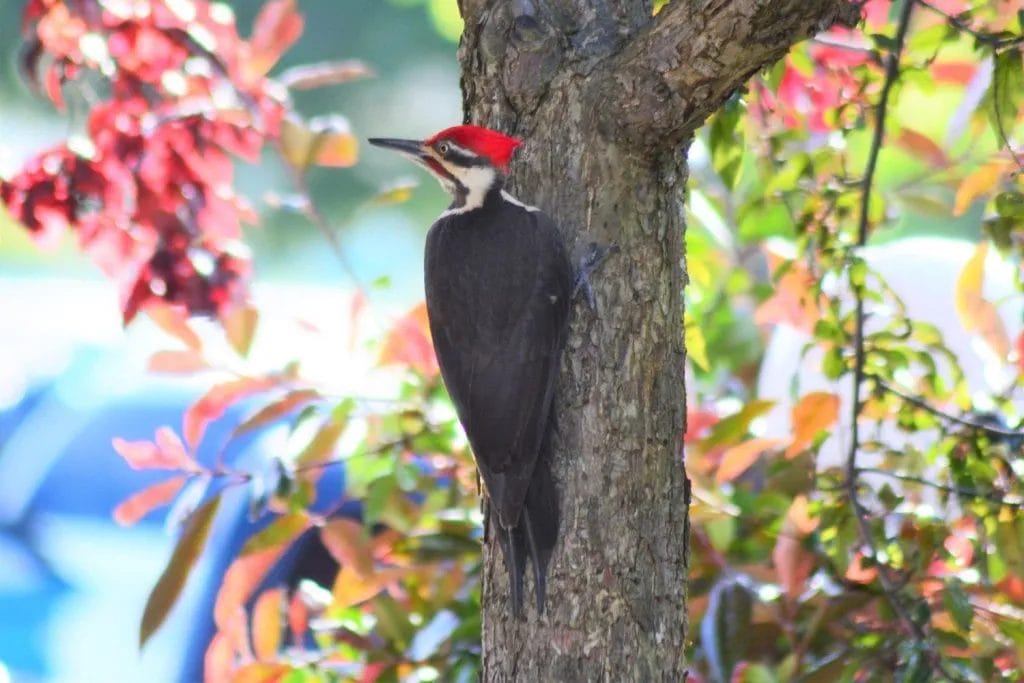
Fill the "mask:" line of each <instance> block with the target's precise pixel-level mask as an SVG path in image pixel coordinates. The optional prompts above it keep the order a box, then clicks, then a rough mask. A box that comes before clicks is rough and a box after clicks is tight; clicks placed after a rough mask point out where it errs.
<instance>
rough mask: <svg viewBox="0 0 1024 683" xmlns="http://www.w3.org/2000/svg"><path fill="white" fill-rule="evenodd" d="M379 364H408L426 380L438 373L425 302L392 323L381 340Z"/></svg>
mask: <svg viewBox="0 0 1024 683" xmlns="http://www.w3.org/2000/svg"><path fill="white" fill-rule="evenodd" d="M380 363H381V364H382V365H407V366H409V367H411V368H412V369H414V370H416V371H418V372H420V373H421V374H423V375H426V376H427V377H432V376H434V375H436V374H437V373H438V367H437V357H436V356H435V355H434V346H433V344H432V343H431V341H430V325H429V323H428V321H427V305H426V303H420V304H418V305H417V306H415V307H414V308H413V309H412V310H411V311H409V312H408V313H406V314H405V315H404V316H402V318H400V319H399V320H398V322H397V323H395V326H394V327H393V328H392V329H391V332H389V333H388V336H387V338H386V339H385V341H384V348H383V349H382V350H381V354H380Z"/></svg>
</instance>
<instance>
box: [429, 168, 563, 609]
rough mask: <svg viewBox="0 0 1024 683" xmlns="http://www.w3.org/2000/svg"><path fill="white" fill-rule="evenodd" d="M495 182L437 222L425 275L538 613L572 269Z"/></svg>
mask: <svg viewBox="0 0 1024 683" xmlns="http://www.w3.org/2000/svg"><path fill="white" fill-rule="evenodd" d="M500 187H501V184H500V181H499V182H496V183H495V184H494V185H493V186H492V187H491V188H490V189H489V191H488V192H487V194H486V197H485V199H484V202H483V205H482V206H480V207H479V208H475V209H473V210H469V211H464V212H461V213H452V212H447V213H446V215H443V216H442V217H441V218H439V219H438V220H437V222H436V223H434V225H433V226H432V227H431V229H430V233H429V235H428V237H427V246H426V255H425V280H426V282H425V284H426V299H427V313H428V316H429V319H430V330H431V334H432V336H433V342H434V349H435V351H436V353H437V358H438V362H439V364H440V366H441V374H442V377H443V378H444V382H445V385H446V386H447V388H448V392H449V394H450V395H451V397H452V401H453V402H454V404H455V409H456V411H457V412H458V416H459V420H460V421H461V422H462V425H463V427H464V429H465V431H466V434H467V437H468V438H469V443H470V446H471V447H472V449H473V453H474V456H475V458H476V462H477V466H478V468H479V470H480V474H481V476H482V478H483V482H484V486H485V488H486V493H487V495H488V498H489V499H490V506H491V509H490V518H491V523H492V525H493V529H494V531H495V535H496V536H497V538H498V540H499V542H500V543H501V546H502V550H503V552H504V555H505V561H506V564H507V566H508V568H509V572H510V575H511V584H512V602H513V609H514V612H515V613H519V611H520V610H521V607H522V585H523V574H524V572H525V567H526V558H527V557H528V556H529V557H530V558H531V559H532V563H533V568H534V581H535V591H536V602H537V608H538V610H541V611H543V607H544V601H545V576H546V571H547V565H548V562H549V560H550V557H551V551H552V549H553V547H554V545H555V541H556V540H557V537H558V524H559V519H558V501H557V497H556V492H555V487H554V483H553V481H552V479H551V470H550V466H549V462H548V459H549V455H550V453H549V450H550V442H551V432H552V426H553V416H552V402H553V398H554V394H555V386H556V383H557V380H558V372H559V365H560V361H561V356H562V352H563V350H564V348H565V343H566V337H567V335H568V322H569V310H570V303H571V298H572V287H573V275H572V266H571V264H570V261H569V258H568V255H567V252H566V248H565V245H564V242H563V241H562V238H561V236H560V235H559V233H558V229H557V228H556V227H555V225H554V223H553V222H552V221H551V219H550V218H548V217H547V216H546V215H544V214H543V213H542V212H540V211H537V210H535V209H528V208H526V207H524V206H522V205H521V204H518V203H517V202H514V201H510V200H509V198H508V197H507V196H506V195H504V194H503V193H502V192H501V191H500Z"/></svg>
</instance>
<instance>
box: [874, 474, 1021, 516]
mask: <svg viewBox="0 0 1024 683" xmlns="http://www.w3.org/2000/svg"><path fill="white" fill-rule="evenodd" d="M857 472H859V473H860V474H878V475H881V476H883V477H888V478H889V479H897V480H899V481H905V482H907V483H908V484H917V485H919V486H926V487H928V488H931V489H935V490H936V491H945V492H946V493H952V494H954V495H957V496H961V497H963V498H973V499H974V500H984V501H986V502H989V503H993V504H995V505H1001V506H1004V507H1008V508H1012V509H1015V510H1020V509H1024V501H1017V500H1007V499H1005V498H1003V497H1002V496H1000V495H999V494H998V493H996V492H995V491H992V492H988V493H986V492H984V491H978V490H977V489H966V488H961V487H959V486H949V485H948V484H940V483H938V482H935V481H931V480H929V479H925V478H924V477H915V476H912V475H909V474H901V473H899V472H891V471H889V470H884V469H882V468H880V467H858V468H857Z"/></svg>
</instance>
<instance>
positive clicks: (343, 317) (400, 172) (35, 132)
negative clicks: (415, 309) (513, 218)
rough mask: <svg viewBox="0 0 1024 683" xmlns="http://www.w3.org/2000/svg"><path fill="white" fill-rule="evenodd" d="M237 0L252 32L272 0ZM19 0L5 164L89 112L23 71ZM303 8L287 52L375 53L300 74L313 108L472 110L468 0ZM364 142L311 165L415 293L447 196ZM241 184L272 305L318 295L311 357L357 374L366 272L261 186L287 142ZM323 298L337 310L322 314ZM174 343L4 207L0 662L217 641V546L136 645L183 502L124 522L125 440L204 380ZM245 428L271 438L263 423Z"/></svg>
mask: <svg viewBox="0 0 1024 683" xmlns="http://www.w3.org/2000/svg"><path fill="white" fill-rule="evenodd" d="M229 4H231V5H232V7H233V8H234V10H235V12H236V14H237V19H238V25H239V28H240V30H241V32H242V33H243V34H246V33H248V30H249V27H250V26H251V25H252V20H253V17H254V15H255V13H256V12H257V11H258V9H259V8H260V6H261V4H262V3H258V2H233V3H229ZM23 5H24V3H22V2H17V1H15V2H4V3H0V174H11V173H14V172H16V171H17V170H18V169H19V168H20V167H21V165H22V164H23V163H24V162H25V161H26V160H27V159H28V158H29V157H30V156H32V155H33V154H35V153H38V152H39V151H40V150H42V149H45V148H48V147H50V146H52V145H55V144H57V143H59V142H61V141H63V140H64V139H66V138H67V136H68V135H69V134H70V133H73V132H75V131H77V130H79V129H80V128H81V127H82V126H83V124H84V121H85V117H86V115H87V111H85V109H84V107H81V106H80V105H79V108H78V109H77V110H76V108H75V106H76V105H74V104H72V106H71V109H70V111H69V112H68V116H62V115H60V114H58V113H56V112H55V111H54V110H53V108H52V106H51V105H50V104H49V103H48V102H46V101H44V100H43V99H42V98H40V97H39V96H38V95H36V94H34V93H32V92H30V90H29V89H28V87H27V86H26V85H25V83H24V82H23V80H22V78H21V76H20V74H19V72H18V68H17V60H18V49H19V47H20V37H19V26H20V23H21V12H22V8H23ZM300 9H301V11H302V13H303V14H304V15H305V17H306V25H305V31H304V33H303V36H302V38H301V40H299V42H298V43H297V44H296V45H295V46H294V47H293V48H292V49H291V50H289V51H288V52H287V54H286V55H285V57H284V59H283V60H282V62H281V64H280V65H279V66H278V69H282V68H287V67H289V66H292V65H296V64H306V63H312V62H319V61H324V60H339V59H359V60H362V61H363V62H365V63H366V64H367V65H368V66H369V67H370V68H371V69H372V70H373V72H374V73H375V77H373V78H370V79H364V80H359V81H355V82H353V83H349V84H346V85H344V86H340V87H334V88H320V89H317V90H314V91H311V92H302V93H298V94H297V96H296V100H297V101H296V105H297V108H298V109H299V111H301V112H302V113H303V115H305V116H315V115H318V114H331V113H338V114H341V115H343V116H345V117H347V118H348V119H349V121H350V123H351V126H352V129H353V131H354V132H355V134H356V136H357V137H358V138H359V139H360V140H364V139H365V138H366V137H370V136H374V135H376V136H396V137H416V136H425V135H427V134H429V133H431V132H434V131H436V130H440V129H441V128H444V127H447V126H449V125H453V124H456V123H460V122H461V120H462V114H461V100H460V97H461V96H460V92H459V74H458V69H457V62H456V58H455V49H456V41H457V39H458V35H459V32H460V30H461V20H460V18H459V16H458V10H457V7H456V3H455V0H388V1H376V0H375V1H373V2H336V1H335V0H303V1H302V2H301V3H300ZM385 26H386V27H387V31H386V33H385V31H384V30H383V28H382V27H385ZM363 152H365V155H363V154H362V153H363ZM360 157H361V158H360V163H358V164H357V165H356V166H355V167H353V168H350V169H317V168H314V169H312V170H311V171H310V175H309V182H310V186H311V191H312V194H313V196H314V197H315V198H316V199H317V201H318V202H319V204H320V207H321V208H322V209H323V210H324V211H325V213H326V214H327V217H328V219H329V221H330V223H331V224H332V225H333V226H336V227H337V228H338V230H339V232H340V237H341V241H342V243H343V244H344V249H345V253H346V256H347V259H348V262H349V263H350V264H351V267H352V269H353V270H354V271H355V275H356V277H357V278H358V279H359V280H360V282H362V283H372V284H373V285H374V286H373V287H372V290H373V294H372V296H373V304H374V306H375V307H378V308H382V309H390V310H395V311H400V310H403V309H405V308H408V307H409V306H410V305H411V304H412V303H414V302H415V301H418V300H419V299H420V298H422V265H421V260H422V246H423V239H424V236H425V233H426V228H427V227H428V226H429V225H430V223H431V222H432V220H433V218H434V217H435V216H436V215H437V214H438V213H439V212H440V210H441V209H442V208H443V206H444V205H446V203H447V199H446V198H445V196H444V194H443V192H442V190H441V189H440V187H438V186H437V184H436V183H434V182H433V181H431V180H430V179H429V178H426V177H425V176H424V175H422V174H420V173H419V172H418V170H417V169H415V168H414V167H412V166H411V165H408V164H406V163H403V161H402V160H401V159H399V158H396V157H395V156H394V155H389V154H386V153H383V152H377V151H376V150H372V149H371V150H365V149H361V150H360ZM407 181H415V182H418V183H421V186H420V187H418V188H416V189H415V190H414V191H413V193H412V195H411V198H410V200H409V201H407V202H404V203H400V204H392V205H387V206H382V205H379V204H375V203H372V202H371V200H372V199H373V197H374V196H375V195H377V194H378V192H379V191H380V190H381V188H383V187H386V186H388V185H392V184H395V183H405V182H407ZM423 181H426V182H423ZM238 186H239V189H240V191H241V192H242V193H243V194H245V195H246V196H247V197H248V198H249V200H250V201H251V202H252V203H253V204H254V205H255V206H256V207H257V208H259V209H260V211H261V214H262V215H261V223H260V225H259V227H257V228H253V229H248V230H247V232H246V235H245V239H246V241H247V243H248V244H249V245H250V246H251V248H252V249H253V259H254V265H255V279H256V281H257V282H258V283H259V285H258V288H257V291H256V292H255V293H254V297H255V298H256V300H257V301H258V302H259V305H260V307H261V310H262V312H263V314H264V315H265V316H266V315H268V314H269V316H270V317H269V318H265V319H269V320H272V319H273V316H274V315H275V314H277V315H279V316H281V317H282V318H284V317H285V316H290V317H294V316H295V315H296V314H298V313H299V310H305V311H306V312H307V313H308V314H309V316H310V318H311V319H312V318H313V317H315V318H316V324H317V325H318V330H319V332H321V333H322V334H317V335H315V338H316V342H315V343H314V344H312V345H311V346H309V347H306V348H304V350H303V352H302V355H303V357H304V363H306V362H312V363H314V364H316V365H317V366H318V367H319V368H320V369H319V370H317V373H318V374H320V375H321V376H324V377H327V376H338V377H342V378H347V382H348V383H352V382H354V381H357V380H354V379H353V378H355V377H358V373H357V372H355V369H356V366H365V365H366V364H367V363H368V359H366V358H360V357H359V356H358V354H353V353H349V352H344V351H339V349H342V348H345V347H346V344H345V340H346V335H347V334H348V330H347V329H346V327H345V324H346V321H347V319H348V316H347V310H348V307H349V305H350V302H349V300H350V298H351V294H352V291H353V287H352V279H351V277H350V276H349V274H348V273H346V272H345V270H344V269H343V268H342V267H341V265H340V264H339V262H338V259H337V257H336V256H335V254H334V253H333V252H332V250H331V249H330V248H329V247H328V245H327V243H326V241H325V239H324V236H323V234H322V233H321V232H319V231H318V230H317V228H315V227H313V226H312V225H310V223H309V222H308V221H307V220H305V219H304V218H302V217H301V216H297V215H296V214H295V213H293V212H287V211H278V210H274V209H271V208H268V206H267V204H266V203H265V202H264V201H263V199H264V198H265V196H266V194H267V193H268V192H273V191H277V192H281V189H282V188H286V187H287V186H288V178H287V175H286V171H285V169H284V168H282V167H281V166H280V165H279V163H277V162H276V159H275V158H274V157H273V156H272V155H269V154H268V155H267V158H266V159H264V161H263V163H260V164H259V165H251V166H246V165H244V164H241V165H240V169H239V173H238ZM324 311H334V312H336V313H337V316H336V319H334V320H325V319H324V314H323V312H324ZM265 327H272V326H271V325H265ZM312 337H313V335H311V338H312ZM295 343H296V341H295V337H294V336H291V335H290V334H287V333H285V332H284V331H283V330H282V337H278V338H273V337H272V336H269V337H268V338H266V339H262V340H258V341H257V344H256V346H257V348H256V349H254V353H259V354H261V360H262V361H263V362H265V363H266V364H267V367H276V366H279V365H281V364H282V363H283V362H287V361H288V360H290V359H291V357H293V356H294V355H295V353H294V352H295V346H294V345H295ZM165 346H167V337H166V336H165V335H163V334H162V333H160V332H159V331H158V330H156V329H155V327H154V326H153V325H152V324H151V323H150V322H149V321H148V320H146V319H141V318H140V319H139V320H138V321H137V322H136V323H135V324H133V325H131V326H130V327H129V328H128V329H127V330H125V329H122V325H121V320H120V310H119V303H118V293H117V289H116V285H115V284H114V283H112V282H111V281H110V280H108V279H106V278H104V277H103V276H102V274H101V273H100V272H99V271H98V270H97V269H96V267H95V266H94V265H93V264H92V263H90V262H89V260H88V257H87V256H85V255H83V254H82V252H81V251H80V250H79V249H78V248H77V247H76V244H75V240H74V237H73V236H71V235H68V236H67V237H66V239H65V240H64V241H63V242H62V243H61V244H60V245H59V246H58V247H57V248H56V249H55V250H53V251H44V250H41V249H40V248H39V247H38V245H36V244H34V243H33V242H32V241H31V240H30V238H29V236H28V234H27V233H26V232H25V231H24V230H23V229H21V228H19V227H17V226H15V225H14V224H13V223H12V222H11V221H10V219H9V217H8V216H6V214H5V213H3V212H2V211H0V681H5V680H7V679H13V680H15V681H19V682H21V681H27V682H34V681H76V682H77V681H129V680H146V681H154V682H159V681H174V680H182V679H183V677H184V679H186V680H187V676H188V674H186V673H184V669H183V667H185V666H186V664H185V663H184V662H183V659H184V657H183V655H184V653H186V652H188V653H190V654H191V656H193V658H195V657H196V656H198V657H201V654H202V648H203V647H204V646H205V643H190V642H189V638H195V637H196V636H195V634H194V633H193V632H194V631H195V629H194V628H193V627H194V623H193V622H194V620H195V619H196V615H197V614H203V612H202V611H199V610H200V609H204V610H205V612H206V614H208V613H209V610H210V604H208V603H210V601H212V599H213V595H214V593H213V591H214V590H215V587H216V581H217V577H218V576H219V574H218V572H222V571H223V569H224V567H223V564H220V565H218V558H217V557H207V558H205V560H204V564H202V565H201V566H200V567H199V568H198V569H197V573H196V575H195V576H194V577H193V580H192V581H190V582H189V587H188V590H187V592H186V594H185V596H184V597H183V600H182V603H181V604H179V605H178V606H177V607H176V609H175V611H174V613H173V614H172V617H171V621H170V622H169V623H168V625H167V626H166V627H165V628H164V629H162V630H161V631H160V632H159V633H158V634H157V635H156V636H155V637H154V639H153V640H152V642H150V643H149V644H148V645H147V647H146V648H145V650H144V652H143V653H142V654H141V655H139V654H137V652H138V646H137V644H138V625H139V620H140V618H141V613H142V608H143V606H144V605H145V602H146V597H147V595H148V593H149V591H150V590H151V588H152V587H153V584H154V582H155V581H156V578H157V577H158V576H159V575H160V572H161V570H162V568H163V566H164V564H165V563H166V562H167V558H168V556H169V554H170V552H171V549H172V547H173V543H174V536H173V535H172V534H171V533H170V532H169V530H168V528H167V527H168V526H170V527H173V526H174V524H173V522H174V516H175V514H176V513H175V510H174V509H173V508H172V509H171V510H169V511H168V510H163V511H160V512H159V513H156V514H153V515H150V516H149V517H147V518H146V519H145V520H143V521H142V522H140V523H138V524H137V525H135V526H133V527H131V528H128V529H126V528H122V527H119V526H117V525H115V524H114V522H113V519H112V517H111V513H112V511H113V510H114V508H115V506H116V505H117V504H118V503H120V502H121V501H123V500H124V499H125V498H127V497H128V496H129V495H131V494H132V493H134V492H137V491H138V490H140V488H142V487H143V486H145V485H147V484H149V483H152V482H153V481H155V480H156V479H159V475H158V474H157V475H154V473H152V472H144V473H140V472H135V471H132V470H131V469H130V468H129V467H128V466H127V465H126V464H125V462H124V460H123V459H122V458H121V457H119V456H118V455H117V454H116V453H115V452H114V451H113V450H112V448H111V440H112V439H113V438H114V437H115V436H121V437H124V438H127V439H129V440H130V439H143V438H151V437H152V434H153V432H154V430H155V429H156V428H157V427H159V426H162V425H172V426H175V427H177V426H178V425H179V424H180V422H181V416H182V414H183V412H184V410H185V408H186V407H187V406H188V405H189V404H190V403H191V402H193V401H194V400H195V399H196V398H197V397H198V396H199V395H201V394H202V392H203V390H204V388H205V387H206V386H207V384H206V383H204V382H203V381H198V382H195V381H188V380H182V379H180V378H177V377H171V378H167V377H166V376H165V377H161V376H159V375H153V374H150V373H148V372H147V370H146V366H147V360H148V358H149V356H150V355H152V353H153V352H154V351H156V350H158V349H160V348H163V347H165ZM342 381H343V383H344V382H345V381H346V380H344V379H343V380H342ZM221 429H222V430H223V428H221ZM213 430H214V431H213V433H212V434H211V436H212V437H213V439H212V440H214V441H216V440H217V438H218V435H217V433H216V430H217V427H213ZM245 447H248V448H251V449H255V450H259V449H260V447H261V443H260V442H258V441H256V442H252V443H243V444H242V446H241V449H242V450H244V448H245ZM236 455H238V457H245V455H246V454H244V453H243V454H236ZM232 457H235V455H233V456H232ZM251 457H258V453H257V454H253V455H252V456H251ZM235 504H236V505H239V506H240V505H241V503H239V502H238V501H235ZM236 512H237V511H236ZM179 515H180V510H179ZM221 517H222V518H224V519H226V520H227V521H226V522H225V523H223V524H219V525H218V527H217V528H216V529H215V530H214V532H213V535H212V536H211V543H210V545H211V547H221V548H223V551H224V558H226V557H227V556H228V555H227V554H228V553H230V552H234V551H235V550H237V545H238V543H239V541H240V540H241V539H243V538H244V537H243V536H240V533H241V532H239V531H238V529H237V528H236V524H237V519H238V518H241V517H244V514H241V513H238V514H235V515H234V519H232V515H231V514H230V513H229V514H225V515H221ZM168 518H170V519H171V522H172V523H171V524H166V523H167V521H168ZM232 544H234V546H232ZM222 559H223V558H222ZM204 601H205V603H207V604H205V606H202V605H203V603H204ZM207 619H208V617H207ZM208 631H209V629H206V631H203V632H202V633H201V636H202V637H203V638H208V637H209V632H208Z"/></svg>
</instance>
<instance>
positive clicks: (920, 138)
mask: <svg viewBox="0 0 1024 683" xmlns="http://www.w3.org/2000/svg"><path fill="white" fill-rule="evenodd" d="M896 145H897V146H898V147H901V148H903V149H904V150H906V151H908V152H910V153H911V154H913V155H914V156H915V157H918V158H919V159H921V160H922V161H924V162H925V163H927V164H928V165H929V166H934V167H938V168H945V167H946V166H949V157H948V156H946V152H945V151H944V150H943V149H942V148H941V147H939V146H938V145H937V144H936V143H935V141H934V140H932V139H931V138H930V137H928V136H927V135H924V134H923V133H919V132H917V131H916V130H913V129H910V128H904V129H903V130H901V131H900V134H899V136H897V138H896Z"/></svg>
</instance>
